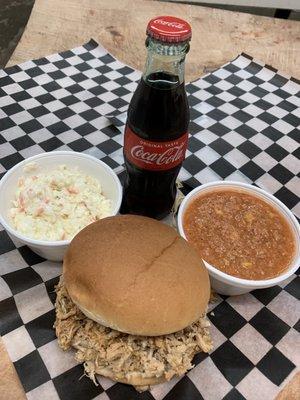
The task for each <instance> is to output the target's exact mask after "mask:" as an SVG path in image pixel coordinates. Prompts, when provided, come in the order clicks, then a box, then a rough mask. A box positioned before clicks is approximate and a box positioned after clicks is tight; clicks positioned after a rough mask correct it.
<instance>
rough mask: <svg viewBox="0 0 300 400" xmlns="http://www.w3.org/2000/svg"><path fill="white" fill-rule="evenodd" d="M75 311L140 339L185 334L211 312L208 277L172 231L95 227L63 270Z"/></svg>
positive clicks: (81, 236) (153, 225) (116, 224)
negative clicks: (141, 336)
mask: <svg viewBox="0 0 300 400" xmlns="http://www.w3.org/2000/svg"><path fill="white" fill-rule="evenodd" d="M63 274H64V282H65V285H66V288H67V290H68V293H69V295H70V297H71V299H72V300H73V302H74V303H75V304H77V306H78V307H79V308H80V309H81V310H82V312H83V313H84V314H86V315H87V316H88V317H89V318H91V319H93V320H95V321H97V322H99V323H100V324H102V325H104V326H107V327H110V328H112V329H116V330H118V331H121V332H126V333H129V334H133V335H144V336H157V335H165V334H169V333H173V332H176V331H179V330H181V329H183V328H185V327H187V326H188V325H190V324H191V323H193V322H194V321H196V320H197V319H198V318H199V317H200V316H201V315H202V314H203V313H205V312H206V307H207V304H208V300H209V296H210V284H209V277H208V273H207V270H206V269H205V267H204V264H203V262H202V260H201V259H200V258H199V256H198V255H197V253H196V251H195V250H194V249H193V248H192V247H191V246H190V245H189V244H188V243H187V242H186V241H185V240H184V239H183V238H181V237H180V236H179V235H178V234H177V232H176V231H175V230H174V229H173V228H171V227H169V226H168V225H165V224H163V223H162V222H158V221H156V220H154V219H150V218H146V217H140V216H134V215H124V216H115V217H109V218H104V219H101V220H99V221H97V222H95V223H93V224H91V225H88V226H87V227H86V228H84V229H83V230H82V231H80V232H79V233H78V234H77V235H76V236H75V238H74V239H73V240H72V242H71V244H70V246H69V248H68V250H67V253H66V255H65V258H64V264H63Z"/></svg>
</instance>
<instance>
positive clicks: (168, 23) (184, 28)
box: [147, 16, 192, 43]
mask: <svg viewBox="0 0 300 400" xmlns="http://www.w3.org/2000/svg"><path fill="white" fill-rule="evenodd" d="M147 35H149V36H150V37H152V38H154V39H156V40H159V41H161V42H168V43H179V42H185V41H187V40H190V39H191V37H192V28H191V26H190V24H189V23H187V22H186V21H184V20H183V19H180V18H176V17H171V16H162V17H156V18H153V19H151V20H150V21H149V23H148V26H147Z"/></svg>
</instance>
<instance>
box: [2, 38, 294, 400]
mask: <svg viewBox="0 0 300 400" xmlns="http://www.w3.org/2000/svg"><path fill="white" fill-rule="evenodd" d="M139 78H140V73H139V72H137V71H134V70H133V69H131V68H129V67H127V66H125V65H124V64H122V63H120V62H119V61H117V60H115V59H114V58H113V57H112V56H111V55H110V54H108V53H107V52H106V50H105V49H103V48H102V47H101V46H98V44H97V43H95V42H94V41H90V42H89V43H88V44H86V45H84V46H81V47H78V48H75V49H73V50H70V51H66V52H63V53H59V54H55V55H52V56H49V57H46V58H42V59H39V60H34V61H29V62H26V63H23V64H20V65H19V66H15V67H11V68H7V69H5V70H1V71H0V154H1V164H0V169H1V170H0V172H1V173H2V174H3V173H5V171H6V170H7V169H9V168H11V167H12V166H13V165H15V164H16V163H17V162H19V161H21V160H23V159H24V158H27V157H29V156H31V155H34V154H37V153H40V152H43V151H51V150H54V149H55V150H56V149H62V150H65V149H72V150H76V151H83V152H85V153H88V154H91V155H94V156H96V157H98V158H101V159H102V160H104V161H105V162H106V163H107V164H109V165H110V166H111V167H112V168H114V169H115V170H116V171H117V172H120V176H121V177H122V175H123V172H122V170H123V167H122V164H123V157H122V135H121V133H120V131H119V129H121V130H122V128H123V125H124V115H123V114H122V112H123V111H124V110H125V109H126V108H127V106H128V102H129V100H130V97H131V94H132V92H133V91H134V89H135V88H136V84H137V81H138V79H139ZM299 88H300V86H299V84H298V83H297V82H296V81H295V80H294V79H292V78H289V77H286V76H284V75H280V74H278V73H277V71H276V70H274V69H273V68H271V67H268V66H265V65H263V64H261V63H258V62H256V61H255V62H254V61H253V60H252V59H251V58H249V57H248V56H245V55H242V56H239V57H238V58H237V59H236V60H234V61H233V62H230V63H228V64H226V65H224V66H223V67H222V68H220V69H219V70H217V71H215V72H214V73H212V74H210V75H207V76H206V77H204V78H202V79H199V80H198V81H196V82H193V83H192V84H189V85H187V90H188V93H189V101H190V105H191V107H192V109H191V117H192V122H191V124H190V133H191V138H190V140H189V150H188V156H187V159H186V161H185V164H184V168H183V169H182V172H181V179H182V180H184V190H185V191H188V190H190V188H191V187H194V186H195V185H198V184H199V183H204V182H208V181H211V180H215V179H220V178H224V179H233V180H242V181H246V182H253V183H255V184H256V185H258V186H260V187H263V188H265V189H267V190H268V191H270V192H272V193H274V194H275V196H277V197H278V198H280V199H281V200H282V201H283V202H284V203H285V204H287V206H288V207H289V208H290V209H292V210H293V212H294V213H295V214H296V215H298V217H299V216H300V208H299V201H298V200H299V198H298V196H299V188H300V184H299V183H300V182H299V172H300V165H299V145H298V143H299V136H300V135H299V130H298V127H299V117H300V112H299V105H300V100H299ZM105 115H106V116H105ZM107 116H109V118H108V117H107ZM112 121H113V122H114V123H115V124H117V125H118V128H116V127H115V126H114V125H113V124H112ZM297 142H298V143H297ZM60 273H61V264H60V263H53V262H49V261H45V260H44V259H42V258H40V257H39V256H37V255H36V254H34V253H33V252H31V251H30V250H29V249H28V248H27V247H25V246H21V245H20V243H18V242H15V241H12V239H11V238H10V237H9V236H8V234H7V233H6V232H5V231H4V230H2V231H0V274H1V278H0V333H1V335H2V337H3V341H4V343H5V345H6V348H7V350H8V353H9V355H10V358H11V360H12V361H13V363H14V365H15V367H16V370H17V372H18V375H19V377H20V380H21V382H22V384H23V387H24V389H25V392H26V394H27V397H28V399H31V400H40V399H42V398H44V399H62V400H65V399H66V400H76V399H78V400H79V399H80V400H82V399H85V400H89V399H102V400H108V399H110V400H120V399H122V400H126V399H128V400H129V399H130V400H132V399H144V400H153V399H156V400H161V399H164V400H187V399H188V400H198V399H199V400H200V399H205V400H219V399H226V400H229V399H231V400H233V399H244V398H246V399H250V400H251V399H255V400H256V399H261V398H264V399H266V400H268V399H273V398H274V397H275V395H276V394H277V393H278V392H279V391H280V389H281V387H282V386H283V385H284V384H285V382H286V381H287V380H289V379H290V378H291V376H292V375H293V374H294V373H295V371H296V369H297V367H299V364H300V360H299V354H298V353H297V351H296V342H297V339H298V338H299V333H298V332H299V330H300V321H299V317H300V310H299V303H298V301H297V299H299V291H300V290H299V289H300V288H299V277H298V276H297V275H293V276H292V277H291V278H290V279H289V280H288V282H285V284H284V285H282V287H280V286H275V287H273V288H270V289H266V290H259V291H254V292H252V293H251V294H247V295H244V296H239V297H231V298H230V297H226V296H222V297H220V296H219V297H218V298H217V301H216V302H214V303H213V304H212V305H211V306H210V313H209V318H210V320H211V322H212V327H211V331H212V336H213V339H214V351H213V352H212V353H211V354H210V355H206V354H199V355H197V356H196V357H195V360H194V363H195V368H194V369H193V370H191V371H190V372H189V373H188V374H187V375H185V376H184V377H182V378H178V379H174V380H172V381H170V382H168V383H165V384H161V385H158V386H156V387H154V388H153V389H152V390H151V392H145V393H143V394H139V393H137V392H136V391H135V390H134V389H133V388H132V387H130V386H126V385H123V384H119V383H117V384H116V383H113V382H112V381H110V380H108V379H105V378H102V377H99V385H98V386H95V385H94V384H93V383H92V382H91V381H90V380H89V379H88V378H86V377H82V375H83V369H82V366H81V365H77V363H76V361H75V360H74V357H73V354H72V352H66V353H65V352H62V351H61V350H60V349H59V348H58V346H57V341H56V338H55V334H54V331H53V329H52V325H53V322H54V309H53V303H54V300H55V295H54V292H53V291H54V286H55V285H56V283H57V282H58V277H59V275H60Z"/></svg>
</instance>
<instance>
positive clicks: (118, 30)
mask: <svg viewBox="0 0 300 400" xmlns="http://www.w3.org/2000/svg"><path fill="white" fill-rule="evenodd" d="M160 14H161V15H162V14H173V15H177V16H180V17H182V18H185V19H187V20H188V21H189V22H190V23H191V25H192V29H193V39H192V43H191V51H190V53H189V55H188V59H187V80H193V79H196V78H198V77H199V76H200V75H202V74H203V73H205V72H207V71H211V70H213V69H215V68H218V67H219V66H220V65H222V64H224V63H225V62H227V61H229V60H232V59H233V58H234V57H236V56H237V55H238V54H239V53H241V52H245V53H248V54H250V55H252V56H254V57H255V58H257V59H260V60H262V61H264V62H267V63H268V64H271V65H273V66H274V67H275V68H278V69H280V70H282V71H284V72H286V73H287V74H290V75H293V76H295V77H298V78H299V77H300V24H299V22H298V21H288V20H280V19H275V18H268V17H261V16H257V15H250V14H244V13H236V12H231V11H225V10H220V9H212V8H205V7H200V6H192V5H186V4H174V3H165V2H163V3H159V2H155V1H145V0H134V1H132V0H121V1H120V0H85V1H81V0H64V1H61V0H51V1H49V0H36V3H35V6H34V8H33V11H32V15H31V18H30V20H29V22H28V25H27V28H26V30H25V33H24V34H23V37H22V38H21V41H20V43H19V45H18V46H17V48H16V50H15V52H14V54H13V55H12V57H11V60H10V61H9V65H13V64H17V63H20V62H22V61H26V60H30V59H33V58H37V57H42V56H44V55H47V54H51V53H55V52H57V51H61V50H66V49H70V48H72V47H76V46H78V45H80V44H82V43H84V42H86V41H88V40H89V39H90V38H91V37H93V38H94V39H95V40H97V41H99V42H101V43H102V44H103V46H104V47H106V48H107V50H109V51H110V52H111V53H112V54H114V55H115V56H116V57H117V58H119V59H120V60H122V61H124V62H125V63H127V64H129V65H131V66H133V67H135V68H139V69H141V68H143V64H144V59H145V54H146V52H145V47H144V40H145V28H146V24H147V21H148V20H149V19H150V18H151V17H154V16H157V15H160Z"/></svg>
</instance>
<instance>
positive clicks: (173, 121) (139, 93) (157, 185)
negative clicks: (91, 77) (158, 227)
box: [121, 72, 189, 219]
mask: <svg viewBox="0 0 300 400" xmlns="http://www.w3.org/2000/svg"><path fill="white" fill-rule="evenodd" d="M188 123H189V108H188V102H187V97H186V93H185V88H184V83H180V82H179V78H178V77H177V76H175V75H170V74H167V73H164V72H156V73H152V74H150V75H148V76H147V78H146V80H144V79H143V78H142V79H141V81H140V83H139V85H138V87H137V90H136V92H135V93H134V95H133V98H132V100H131V103H130V106H129V110H128V117H127V124H128V125H129V127H130V128H131V130H132V131H133V132H134V133H135V134H137V135H138V136H139V137H140V138H143V139H146V140H151V141H154V142H164V141H170V140H173V139H177V138H179V137H181V136H182V135H183V134H184V133H185V132H187V129H188ZM124 157H125V166H126V172H127V174H126V178H125V182H124V193H123V202H122V207H121V212H122V213H128V214H139V215H145V216H148V217H153V218H157V219H161V218H163V217H165V216H166V215H167V214H168V213H169V212H170V211H171V209H172V206H173V204H174V201H175V197H176V186H175V182H176V178H177V176H178V173H179V170H180V168H181V165H178V166H176V167H174V168H173V169H169V170H164V171H149V170H145V169H141V168H139V167H137V166H136V165H134V164H133V163H131V162H130V161H129V160H128V159H126V156H125V154H124Z"/></svg>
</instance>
